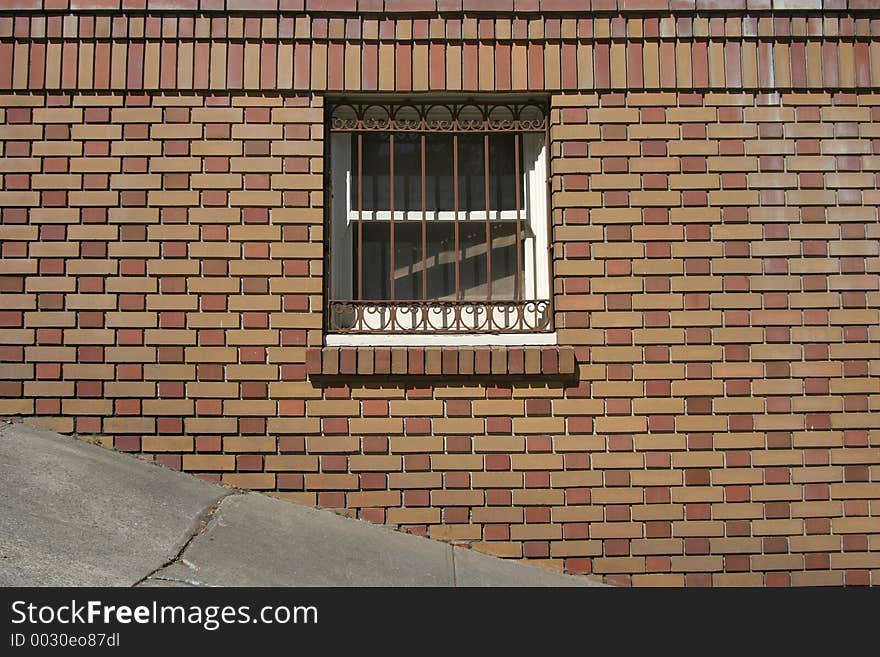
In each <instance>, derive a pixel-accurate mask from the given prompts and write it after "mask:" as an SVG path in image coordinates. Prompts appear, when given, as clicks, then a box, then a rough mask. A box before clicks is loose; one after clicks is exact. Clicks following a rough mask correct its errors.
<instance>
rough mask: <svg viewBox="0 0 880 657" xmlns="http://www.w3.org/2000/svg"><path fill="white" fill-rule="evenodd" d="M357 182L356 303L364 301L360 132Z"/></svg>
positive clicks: (362, 150) (361, 139)
mask: <svg viewBox="0 0 880 657" xmlns="http://www.w3.org/2000/svg"><path fill="white" fill-rule="evenodd" d="M357 161H358V163H357V180H358V183H357V185H358V201H357V206H358V207H357V212H358V223H357V234H358V244H357V252H358V269H357V277H358V278H357V281H358V291H357V298H358V301H363V299H364V134H363V133H362V132H359V133H357Z"/></svg>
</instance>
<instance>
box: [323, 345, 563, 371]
mask: <svg viewBox="0 0 880 657" xmlns="http://www.w3.org/2000/svg"><path fill="white" fill-rule="evenodd" d="M306 367H307V371H308V374H309V376H310V377H322V376H375V375H379V376H437V377H446V376H450V377H452V376H514V377H538V376H540V377H548V376H552V377H560V378H570V377H572V376H575V375H576V374H577V360H576V358H575V350H574V347H570V346H518V347H444V348H442V349H441V348H438V347H310V348H309V349H308V351H307V354H306Z"/></svg>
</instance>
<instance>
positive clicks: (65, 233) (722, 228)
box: [0, 0, 880, 585]
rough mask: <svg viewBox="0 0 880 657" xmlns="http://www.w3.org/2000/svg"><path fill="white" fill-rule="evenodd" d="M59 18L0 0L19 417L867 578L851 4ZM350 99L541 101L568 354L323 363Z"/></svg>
mask: <svg viewBox="0 0 880 657" xmlns="http://www.w3.org/2000/svg"><path fill="white" fill-rule="evenodd" d="M46 2H47V5H46V6H45V7H40V6H39V5H34V6H33V7H26V6H24V4H27V3H24V4H23V3H21V2H15V3H13V5H12V6H11V5H10V3H8V2H7V3H4V4H0V8H2V9H3V10H5V11H7V13H6V14H4V16H2V17H0V61H3V62H5V64H3V65H0V90H2V95H0V114H2V118H3V125H2V127H0V144H2V148H3V151H2V155H3V158H2V160H0V175H2V188H0V219H2V223H0V243H2V244H0V249H2V260H0V291H2V309H0V327H2V328H0V414H3V415H14V416H21V417H22V418H23V419H24V420H25V421H28V422H31V423H34V424H38V425H41V426H47V427H50V428H53V429H56V430H59V431H63V432H75V433H78V434H80V435H82V436H85V437H94V439H97V440H100V441H101V442H102V443H104V444H106V445H107V446H113V447H115V448H117V449H121V450H125V451H132V452H138V453H142V454H143V455H145V456H147V457H149V458H153V459H155V460H156V461H158V462H160V463H162V464H165V465H168V466H170V467H174V468H179V469H183V470H186V471H189V472H193V473H196V474H198V475H199V476H201V477H203V478H205V479H209V480H212V481H219V482H223V483H226V484H229V485H233V486H239V487H244V488H253V489H257V490H264V491H269V492H270V493H271V494H273V495H277V496H279V497H283V498H286V499H290V500H293V501H296V502H301V503H306V504H313V505H320V506H323V507H330V508H334V509H340V510H345V511H346V512H348V513H351V514H353V515H357V516H358V517H361V518H364V519H367V520H371V521H375V522H384V523H390V524H394V525H398V526H400V527H401V528H402V529H404V530H406V531H411V532H414V533H420V534H425V535H428V536H431V537H434V538H440V539H444V540H453V541H461V542H468V543H471V544H472V546H473V547H474V548H476V549H480V550H483V551H486V552H489V553H492V554H497V555H500V556H506V557H513V558H521V557H523V558H528V559H532V560H535V561H538V562H540V563H543V564H544V565H547V566H550V567H553V568H560V569H565V570H567V571H569V572H572V573H584V574H593V575H601V576H604V577H607V578H608V580H609V581H612V582H616V583H623V584H627V583H632V584H635V585H647V584H670V585H710V584H711V585H734V584H753V585H761V584H766V585H789V584H791V585H801V584H844V583H846V584H868V583H876V582H877V579H878V577H880V431H878V428H880V415H878V414H877V410H878V405H880V395H878V393H880V379H878V376H877V375H878V371H877V368H878V363H880V346H878V338H880V327H878V318H880V314H878V306H880V293H878V270H880V259H878V255H880V253H878V237H880V225H878V221H877V219H878V217H877V204H878V198H880V197H878V192H877V176H878V170H880V128H878V125H880V121H878V119H880V94H878V93H877V91H876V87H877V86H878V82H880V39H878V38H877V35H878V34H880V20H878V19H876V18H873V14H872V13H864V12H860V11H859V10H861V9H863V7H861V6H859V5H858V2H854V1H853V0H851V2H850V6H849V8H847V7H846V6H840V7H837V6H834V7H831V6H830V5H828V2H829V0H826V5H828V6H827V7H826V8H829V9H843V10H847V11H844V12H842V13H835V14H832V15H827V14H826V15H824V16H823V15H821V14H820V13H819V12H814V13H812V14H809V13H806V14H805V13H803V12H788V13H785V12H778V13H775V14H768V13H767V12H763V13H762V12H758V13H754V14H750V13H748V12H733V13H732V12H729V11H725V12H722V13H716V12H713V11H710V10H712V9H729V8H731V7H733V4H736V3H733V4H731V3H727V5H726V6H725V3H724V2H718V1H717V0H713V2H709V3H704V4H705V5H706V7H705V9H706V11H705V12H702V13H694V12H693V11H692V9H693V4H694V3H693V2H691V3H690V4H691V11H674V10H673V9H677V7H674V8H672V9H669V8H667V6H666V2H665V1H664V2H663V3H662V4H663V7H662V8H661V7H647V4H651V3H640V4H641V5H645V6H640V7H635V10H633V11H629V9H631V8H632V7H631V6H629V5H633V3H627V2H622V5H621V7H620V8H619V10H618V9H615V8H614V7H601V8H599V9H601V10H603V11H604V10H609V13H605V14H602V13H599V14H596V15H595V16H589V17H584V15H583V14H571V13H565V12H566V10H568V9H570V7H569V5H570V4H571V3H557V4H558V6H557V4H553V3H549V4H548V2H547V0H545V2H544V5H543V8H544V9H545V10H546V11H545V13H544V14H537V13H530V14H527V15H526V17H525V18H523V14H516V15H513V14H509V13H504V12H505V11H506V9H505V7H500V8H495V9H494V11H495V13H490V14H486V13H478V12H473V11H472V10H467V11H468V12H470V13H464V14H462V13H461V11H460V8H452V9H451V10H449V11H448V12H447V10H446V9H444V7H441V8H440V12H441V13H436V5H435V3H433V2H431V3H427V4H426V3H415V4H416V5H419V6H421V7H422V9H424V10H425V11H427V12H428V13H424V14H423V13H420V12H421V11H422V10H421V9H418V8H414V6H413V7H409V8H407V7H400V9H401V11H403V12H405V13H403V14H396V13H393V12H394V10H395V9H396V7H394V6H390V4H391V3H389V2H386V5H388V6H384V7H380V8H381V9H383V10H384V12H385V13H382V14H372V13H370V12H369V11H367V8H365V7H361V11H360V13H352V12H353V10H354V8H355V6H354V3H344V2H343V3H333V7H330V5H329V4H328V3H324V4H323V5H322V6H323V7H324V8H325V9H327V8H332V9H334V10H335V11H338V12H343V13H334V14H326V15H324V14H320V13H316V12H312V13H311V14H304V13H297V10H298V8H297V7H282V8H281V9H282V10H288V9H289V10H290V12H289V13H282V14H279V13H278V12H277V11H274V12H266V13H262V14H260V13H245V14H243V15H227V13H225V12H218V13H211V11H210V10H211V9H212V7H202V8H201V9H200V10H199V12H194V13H187V12H185V11H177V12H174V13H162V12H158V11H157V12H153V13H143V12H138V11H132V12H127V13H116V14H113V15H108V14H101V13H98V14H96V13H93V12H92V11H91V9H93V8H92V7H91V6H89V7H79V8H74V9H77V11H68V10H67V7H66V5H65V6H64V7H54V6H53V7H50V6H48V3H49V2H50V0H46ZM336 4H339V7H336ZM362 4H363V3H362ZM403 4H406V3H403ZM440 4H441V5H443V4H444V3H442V2H441V3H440ZM459 4H460V3H459ZM501 4H505V3H501ZM506 4H510V3H506ZM576 4H578V5H580V4H585V3H576ZM595 4H596V2H595V0H594V5H595ZM673 4H675V5H678V4H688V3H678V2H673ZM698 4H699V0H698ZM738 4H739V5H745V3H744V2H739V3H738ZM766 4H768V5H769V4H770V3H769V2H768V3H766ZM788 4H789V5H792V7H790V8H794V9H811V8H813V7H812V6H810V7H808V6H806V4H804V6H803V7H794V6H793V5H794V4H797V3H793V2H792V0H788ZM807 4H809V3H807ZM813 4H817V3H815V2H814V3H813ZM838 4H841V5H842V4H843V3H838ZM14 5H18V6H14ZM343 5H344V6H343ZM428 5H430V7H429V6H428ZM563 5H564V6H563ZM709 5H712V6H709ZM481 6H483V7H485V6H486V3H481ZM104 8H106V7H104ZM110 8H114V7H110ZM115 8H117V9H118V7H115ZM179 8H180V9H188V8H187V7H183V5H181V6H180V7H179ZM537 8H538V6H537V4H536V7H535V8H534V9H527V10H526V11H533V12H534V11H535V9H537ZM645 8H647V9H664V10H665V11H663V12H661V13H660V14H659V15H657V14H654V15H651V14H647V13H642V12H640V11H638V10H639V9H645ZM733 8H734V9H737V8H738V9H744V8H745V7H744V6H742V7H740V6H737V7H733ZM754 8H755V9H767V8H770V7H769V6H768V7H763V6H762V7H757V6H756V7H754ZM816 8H818V7H816ZM13 9H15V10H16V11H12V10H13ZM22 9H24V10H28V9H31V10H32V11H22ZM50 9H51V10H53V11H49V10H50ZM79 9H81V11H80V10H79ZM134 9H137V8H134ZM191 9H195V7H193V8H191ZM269 9H273V10H275V9H277V7H275V5H274V4H273V6H272V7H271V8H269ZM300 9H301V8H300ZM685 9H687V8H686V7H685ZM55 10H58V11H57V12H56V13H53V12H54V11H55ZM349 10H351V12H349V13H344V12H347V11H349ZM611 10H613V11H611ZM850 10H851V11H850ZM556 12H559V13H556ZM343 90H344V91H402V92H415V91H434V92H444V91H448V92H453V93H467V92H489V91H493V90H501V91H522V92H524V93H537V92H540V93H546V94H547V95H548V96H549V98H550V102H551V115H550V118H551V124H552V125H551V131H550V132H551V148H550V153H551V170H552V197H551V199H552V207H553V210H552V224H553V243H554V247H553V270H554V272H553V273H554V290H555V298H554V303H555V309H556V315H555V322H556V327H557V332H558V337H559V347H557V348H528V347H526V348H519V349H492V350H488V349H476V350H475V349H461V350H454V349H446V350H444V351H442V352H441V351H440V350H435V349H417V348H410V349H401V348H383V349H380V348H377V349H342V350H335V349H326V348H325V349H322V340H323V331H322V305H323V296H322V290H323V284H324V279H323V258H324V251H325V248H326V243H325V240H324V235H325V232H324V221H325V217H324V206H325V198H324V193H323V189H324V184H325V183H324V168H325V167H324V143H323V137H324V127H323V124H324V103H325V100H324V93H325V92H327V91H331V92H334V91H335V92H341V91H343Z"/></svg>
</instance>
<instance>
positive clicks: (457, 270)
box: [452, 133, 461, 301]
mask: <svg viewBox="0 0 880 657" xmlns="http://www.w3.org/2000/svg"><path fill="white" fill-rule="evenodd" d="M452 183H453V186H452V210H453V213H454V215H455V231H454V232H455V300H456V301H461V253H460V248H461V247H460V246H459V226H458V133H453V135H452Z"/></svg>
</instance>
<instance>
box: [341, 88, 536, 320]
mask: <svg viewBox="0 0 880 657" xmlns="http://www.w3.org/2000/svg"><path fill="white" fill-rule="evenodd" d="M329 115H330V120H329V131H330V154H329V158H330V167H331V200H330V208H331V209H330V244H329V263H328V264H329V268H330V272H329V275H330V283H329V289H328V305H327V325H328V330H329V332H330V333H331V334H333V333H344V334H354V333H384V334H401V333H407V334H412V333H415V334H423V335H424V334H429V333H446V334H451V333H471V334H472V333H489V334H503V333H519V334H522V333H535V332H543V331H549V330H550V329H551V308H550V280H549V243H548V209H547V165H546V134H547V112H546V106H545V105H544V104H542V103H539V102H534V101H529V102H525V103H508V102H503V103H486V102H476V101H472V100H469V101H462V102H460V103H448V102H443V103H441V102H436V101H422V102H405V103H399V104H391V103H387V102H362V103H353V102H350V101H344V100H343V101H339V102H337V103H335V104H333V105H331V107H330V108H329Z"/></svg>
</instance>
